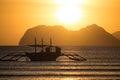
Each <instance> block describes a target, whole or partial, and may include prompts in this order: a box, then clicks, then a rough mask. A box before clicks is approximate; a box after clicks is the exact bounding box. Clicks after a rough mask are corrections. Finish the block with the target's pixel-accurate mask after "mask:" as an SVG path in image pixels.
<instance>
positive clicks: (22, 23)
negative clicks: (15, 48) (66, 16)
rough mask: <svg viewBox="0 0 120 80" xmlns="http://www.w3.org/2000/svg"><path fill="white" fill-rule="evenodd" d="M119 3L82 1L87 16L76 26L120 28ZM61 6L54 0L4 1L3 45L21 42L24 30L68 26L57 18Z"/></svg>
mask: <svg viewBox="0 0 120 80" xmlns="http://www.w3.org/2000/svg"><path fill="white" fill-rule="evenodd" d="M119 4H120V0H86V3H85V4H78V6H79V7H80V8H81V10H82V13H83V18H82V19H81V20H80V21H79V22H78V23H76V24H75V25H73V26H74V27H72V28H76V29H80V28H82V27H85V26H86V25H90V24H94V23H95V24H98V25H99V26H102V27H103V28H104V29H106V30H107V31H108V32H111V33H112V32H115V31H118V30H119V31H120V5H119ZM59 6H60V5H59V4H57V3H54V0H0V45H17V44H18V42H19V39H20V38H21V37H22V35H23V34H24V32H25V31H26V30H27V29H28V28H31V27H34V26H37V25H64V24H62V23H61V22H59V21H58V20H57V19H56V18H55V11H56V10H57V8H58V7H59ZM64 26H66V25H64ZM68 28H69V25H68Z"/></svg>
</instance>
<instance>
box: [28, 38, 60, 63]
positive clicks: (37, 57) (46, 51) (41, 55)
mask: <svg viewBox="0 0 120 80" xmlns="http://www.w3.org/2000/svg"><path fill="white" fill-rule="evenodd" d="M41 42H42V45H36V38H35V45H30V46H33V47H35V52H31V53H30V52H26V56H27V57H28V58H29V59H30V61H56V59H57V58H58V57H59V56H60V55H61V48H60V47H58V46H52V40H51V39H50V45H43V39H41ZM36 47H40V50H41V51H40V52H37V50H36Z"/></svg>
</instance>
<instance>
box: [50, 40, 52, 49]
mask: <svg viewBox="0 0 120 80" xmlns="http://www.w3.org/2000/svg"><path fill="white" fill-rule="evenodd" d="M51 46H52V39H51V38H50V47H51Z"/></svg>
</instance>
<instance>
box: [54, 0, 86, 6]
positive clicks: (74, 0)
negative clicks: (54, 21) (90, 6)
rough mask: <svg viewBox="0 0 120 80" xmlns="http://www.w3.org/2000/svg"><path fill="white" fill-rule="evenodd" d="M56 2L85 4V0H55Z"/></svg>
mask: <svg viewBox="0 0 120 80" xmlns="http://www.w3.org/2000/svg"><path fill="white" fill-rule="evenodd" d="M55 3H57V4H62V5H76V4H85V3H86V1H85V0H55Z"/></svg>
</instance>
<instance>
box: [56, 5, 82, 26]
mask: <svg viewBox="0 0 120 80" xmlns="http://www.w3.org/2000/svg"><path fill="white" fill-rule="evenodd" d="M56 18H57V19H58V20H59V21H61V22H62V23H65V24H74V23H77V22H78V21H79V20H80V19H81V18H82V11H81V10H80V8H79V7H77V6H62V7H59V8H58V9H57V12H56Z"/></svg>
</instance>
